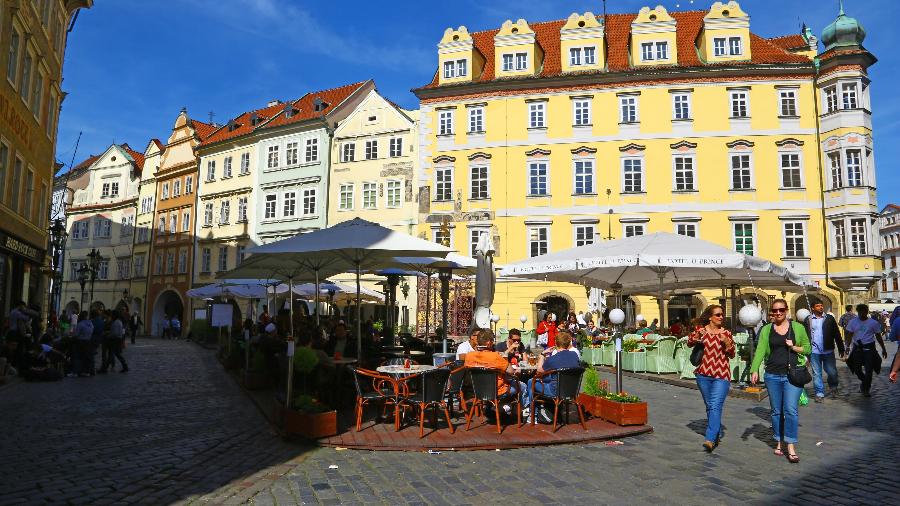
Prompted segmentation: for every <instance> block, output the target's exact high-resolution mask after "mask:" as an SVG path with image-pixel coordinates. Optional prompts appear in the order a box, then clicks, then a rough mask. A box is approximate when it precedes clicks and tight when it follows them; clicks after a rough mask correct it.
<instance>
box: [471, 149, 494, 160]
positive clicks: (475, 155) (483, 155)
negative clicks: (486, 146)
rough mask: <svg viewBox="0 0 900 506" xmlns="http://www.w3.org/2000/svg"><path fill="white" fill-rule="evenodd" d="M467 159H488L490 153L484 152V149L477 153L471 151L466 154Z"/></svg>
mask: <svg viewBox="0 0 900 506" xmlns="http://www.w3.org/2000/svg"><path fill="white" fill-rule="evenodd" d="M468 158H469V161H472V160H475V159H477V158H484V159H485V160H490V158H491V154H490V153H485V152H484V151H478V152H477V153H472V154H471V155H469V156H468Z"/></svg>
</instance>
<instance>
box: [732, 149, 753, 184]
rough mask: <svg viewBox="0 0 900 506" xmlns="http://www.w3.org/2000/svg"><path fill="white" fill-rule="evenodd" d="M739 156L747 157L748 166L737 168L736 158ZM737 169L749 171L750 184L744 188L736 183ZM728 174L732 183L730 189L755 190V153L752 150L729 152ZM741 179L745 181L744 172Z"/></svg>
mask: <svg viewBox="0 0 900 506" xmlns="http://www.w3.org/2000/svg"><path fill="white" fill-rule="evenodd" d="M739 156H746V157H747V164H748V166H747V167H739V168H737V169H736V168H735V166H734V158H735V157H739ZM735 170H741V171H743V170H746V171H747V173H748V176H747V177H748V183H747V184H748V186H747V187H746V188H743V187H740V188H738V187H736V186H735V185H734V173H735ZM728 175H729V179H730V180H731V185H730V186H729V190H730V191H752V190H754V189H755V188H756V186H755V185H754V184H753V183H754V177H753V176H754V174H753V154H752V153H750V152H747V151H737V152H730V153H728ZM741 181H742V182H743V174H741Z"/></svg>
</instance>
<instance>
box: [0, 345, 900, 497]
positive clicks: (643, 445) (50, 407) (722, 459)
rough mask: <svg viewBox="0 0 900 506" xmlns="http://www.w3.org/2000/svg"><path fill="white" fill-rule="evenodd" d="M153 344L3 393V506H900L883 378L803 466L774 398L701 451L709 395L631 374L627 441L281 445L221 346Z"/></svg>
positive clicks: (731, 414)
mask: <svg viewBox="0 0 900 506" xmlns="http://www.w3.org/2000/svg"><path fill="white" fill-rule="evenodd" d="M145 343H146V346H145V347H140V346H138V347H133V348H129V350H128V355H129V356H128V358H129V359H130V360H133V361H134V365H133V369H132V371H133V372H130V373H128V374H127V375H125V374H122V375H119V374H117V375H114V376H109V377H97V378H94V379H71V380H70V379H67V380H65V381H64V382H63V383H61V384H59V383H57V384H19V385H14V386H12V387H8V388H7V389H4V390H0V420H2V422H3V424H2V427H4V428H9V429H11V430H9V429H7V430H5V431H4V435H5V438H4V439H3V442H2V443H0V454H2V455H3V456H4V458H3V459H2V460H0V505H3V504H8V503H15V502H17V501H18V502H22V503H28V504H42V503H54V502H60V503H65V502H69V503H72V504H88V503H90V504H103V503H119V502H125V501H129V502H145V503H152V504H165V503H169V502H194V503H222V502H226V503H234V504H237V503H245V502H250V503H252V504H299V503H312V504H315V503H320V504H345V503H347V504H352V503H356V504H362V503H367V504H368V503H377V504H486V503H496V502H499V501H503V502H508V503H510V504H558V503H559V504H561V503H568V504H572V503H574V502H577V503H580V504H651V503H653V504H704V505H709V504H737V503H751V504H770V503H787V504H793V503H797V504H823V503H829V504H898V503H900V491H898V490H897V486H896V476H897V467H898V465H900V443H898V439H897V438H896V437H895V436H894V433H895V432H896V430H897V421H898V419H900V418H898V415H900V385H890V384H889V383H887V378H886V374H883V375H881V376H879V377H877V379H876V381H875V386H874V387H873V397H872V398H870V399H866V398H863V397H862V396H861V395H859V394H858V393H857V389H858V383H859V382H858V380H856V379H855V378H852V379H851V377H850V375H849V372H848V371H847V369H846V367H845V366H844V365H843V364H839V370H840V372H841V387H840V389H839V393H838V396H837V398H833V399H828V400H827V401H826V402H825V403H823V404H815V403H811V404H810V405H809V406H806V407H802V408H801V411H800V423H801V426H800V444H799V445H798V452H799V454H800V456H801V463H800V464H796V465H792V464H790V463H788V462H787V460H786V459H784V458H783V457H782V458H779V457H775V456H774V455H773V454H772V449H771V447H772V446H771V445H772V443H771V441H770V438H771V431H770V429H769V421H768V401H765V400H764V401H763V402H762V403H756V402H753V401H749V400H744V399H734V398H731V399H728V401H727V403H726V407H725V410H726V414H725V426H726V436H725V439H724V441H723V443H722V445H721V446H720V447H719V448H718V449H717V450H716V452H715V453H713V454H712V455H707V454H706V453H705V452H703V451H702V449H701V447H700V443H701V442H702V440H703V436H702V431H703V428H704V423H705V414H704V410H703V402H702V400H701V399H700V395H699V392H697V391H696V390H690V389H686V388H680V387H675V386H669V385H665V384H660V383H654V382H648V381H643V380H636V379H628V378H626V380H625V381H626V383H625V386H626V389H627V390H628V391H630V392H633V393H637V394H638V395H641V396H642V397H643V398H645V399H647V400H648V401H649V403H650V423H651V424H652V425H653V426H654V427H655V432H654V433H652V434H647V435H643V436H639V437H635V438H630V439H625V440H623V443H624V444H622V445H615V446H608V445H607V444H604V443H598V444H591V445H572V446H553V447H545V448H529V449H520V450H506V451H500V452H496V451H477V452H442V453H440V454H428V453H400V452H370V451H354V450H344V451H340V450H335V449H333V448H320V449H307V448H304V447H302V446H300V445H297V444H293V443H285V442H283V441H282V440H281V439H279V438H278V437H276V436H274V435H273V434H272V433H271V431H270V430H269V428H268V426H267V425H266V423H265V421H264V420H263V419H262V417H261V416H260V414H259V413H258V412H256V411H255V408H253V407H252V406H251V404H250V402H249V401H248V400H247V398H246V397H245V396H243V394H242V393H241V392H240V391H239V390H238V389H237V387H236V386H235V385H234V383H233V382H232V381H231V380H230V379H228V378H227V376H225V374H224V373H223V372H222V371H221V368H220V366H219V365H218V363H217V362H216V361H215V360H214V359H213V358H212V356H211V354H210V352H208V351H206V350H202V349H200V348H197V347H194V346H193V345H189V344H186V343H182V342H169V341H145ZM895 350H896V346H895V345H889V352H891V353H893V352H894V351H895ZM819 442H821V444H819ZM329 466H337V468H336V469H329Z"/></svg>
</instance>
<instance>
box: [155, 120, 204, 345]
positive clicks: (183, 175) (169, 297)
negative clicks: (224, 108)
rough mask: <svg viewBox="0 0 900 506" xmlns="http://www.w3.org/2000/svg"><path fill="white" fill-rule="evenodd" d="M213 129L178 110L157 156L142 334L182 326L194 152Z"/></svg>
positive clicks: (188, 275)
mask: <svg viewBox="0 0 900 506" xmlns="http://www.w3.org/2000/svg"><path fill="white" fill-rule="evenodd" d="M213 130H215V127H213V126H212V125H210V124H208V123H203V122H201V121H197V120H192V119H191V118H190V117H189V116H188V114H187V110H185V109H182V110H181V113H180V114H179V115H178V119H176V120H175V126H174V127H173V128H172V135H170V136H169V140H168V143H167V145H166V149H165V151H164V152H163V154H162V158H161V160H160V164H159V168H158V169H157V171H156V173H155V174H154V177H155V178H156V202H157V204H156V213H155V216H154V220H153V229H154V232H153V249H152V253H151V258H150V272H149V276H148V279H149V281H148V286H147V314H146V315H144V322H145V324H146V325H147V331H148V332H149V333H150V334H152V335H160V334H161V331H162V322H163V319H164V318H165V317H166V316H177V317H178V319H179V320H180V321H181V322H182V324H183V326H186V324H187V323H188V321H189V320H190V316H191V315H189V314H187V312H186V311H185V308H188V307H189V304H187V300H186V295H185V292H186V291H187V290H188V289H189V288H190V287H191V266H192V265H193V258H192V252H193V244H194V234H193V230H194V222H193V220H195V219H196V216H197V214H196V212H195V207H196V202H197V174H198V170H197V156H196V154H195V152H194V149H195V148H196V147H197V145H199V144H200V142H201V141H202V140H203V139H205V138H206V137H207V136H209V135H210V134H211V133H212V132H213Z"/></svg>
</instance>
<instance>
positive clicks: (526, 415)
mask: <svg viewBox="0 0 900 506" xmlns="http://www.w3.org/2000/svg"><path fill="white" fill-rule="evenodd" d="M530 417H531V410H530V409H529V408H528V407H527V406H526V407H525V408H523V409H522V418H523V419H525V420H527V419H528V418H530Z"/></svg>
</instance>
